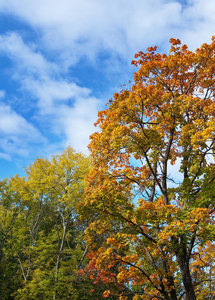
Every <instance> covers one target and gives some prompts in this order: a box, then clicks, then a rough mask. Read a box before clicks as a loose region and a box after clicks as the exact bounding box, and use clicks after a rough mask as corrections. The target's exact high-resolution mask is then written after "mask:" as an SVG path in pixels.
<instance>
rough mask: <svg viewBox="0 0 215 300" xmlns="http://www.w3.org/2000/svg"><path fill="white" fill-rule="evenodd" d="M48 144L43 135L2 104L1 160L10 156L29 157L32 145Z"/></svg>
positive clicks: (0, 114) (0, 105)
mask: <svg viewBox="0 0 215 300" xmlns="http://www.w3.org/2000/svg"><path fill="white" fill-rule="evenodd" d="M44 142H46V140H45V138H44V137H43V136H42V135H41V133H40V132H39V131H38V130H37V129H36V128H35V127H34V126H33V125H32V124H30V123H29V122H28V121H26V120H25V119H24V118H23V117H22V116H20V115H18V114H17V113H16V112H15V111H13V110H12V109H11V108H10V106H8V105H5V104H0V149H1V151H3V153H1V155H0V156H1V158H5V159H7V160H8V159H9V158H10V155H14V154H16V155H17V154H18V155H22V156H25V155H28V154H29V152H30V148H31V146H32V144H41V143H44Z"/></svg>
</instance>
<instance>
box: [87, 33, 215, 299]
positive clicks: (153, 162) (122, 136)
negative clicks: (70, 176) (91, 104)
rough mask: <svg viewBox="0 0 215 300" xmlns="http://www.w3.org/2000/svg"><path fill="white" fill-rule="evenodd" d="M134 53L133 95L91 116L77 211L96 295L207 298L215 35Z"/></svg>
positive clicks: (213, 232) (213, 259)
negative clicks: (85, 220) (98, 288)
mask: <svg viewBox="0 0 215 300" xmlns="http://www.w3.org/2000/svg"><path fill="white" fill-rule="evenodd" d="M170 43H171V49H170V53H169V55H166V54H160V53H158V52H157V47H151V48H149V49H148V51H147V52H146V53H143V52H139V53H138V54H136V55H135V60H134V61H133V62H132V64H133V65H135V66H137V67H138V70H137V72H136V73H134V83H133V85H132V87H131V88H129V89H124V90H122V91H121V92H120V93H115V94H114V96H113V99H111V100H110V101H109V106H108V108H107V109H106V110H105V111H101V112H99V118H98V121H97V122H96V125H97V126H99V131H98V132H96V133H94V134H93V135H92V136H91V143H90V145H89V149H90V151H91V156H92V159H93V168H92V169H91V171H90V174H89V175H88V177H87V189H86V194H87V196H86V197H85V200H84V202H83V204H82V208H81V209H82V211H83V213H85V216H86V214H88V215H91V216H92V215H93V219H94V220H93V222H91V224H90V226H89V227H88V229H87V240H88V244H89V245H90V247H91V250H92V251H91V254H90V255H89V258H90V264H89V266H88V268H86V271H88V272H89V273H90V274H91V276H92V277H93V278H94V280H95V282H96V283H99V282H105V283H106V285H107V288H106V291H105V292H104V295H103V296H104V297H109V296H110V297H111V296H114V295H118V297H119V299H135V300H137V299H148V300H149V299H165V300H170V299H171V300H181V299H186V300H194V299H213V298H214V297H215V285H214V283H215V268H214V267H215V251H214V239H215V226H214V211H215V207H214V203H215V196H214V195H215V184H214V182H215V164H214V151H215V144H214V142H215V101H214V96H215V95H214V93H215V38H214V37H213V38H212V43H211V44H203V45H202V46H201V47H200V48H199V49H197V50H196V51H195V52H192V51H189V50H188V48H187V46H186V45H181V42H180V40H177V39H171V40H170Z"/></svg>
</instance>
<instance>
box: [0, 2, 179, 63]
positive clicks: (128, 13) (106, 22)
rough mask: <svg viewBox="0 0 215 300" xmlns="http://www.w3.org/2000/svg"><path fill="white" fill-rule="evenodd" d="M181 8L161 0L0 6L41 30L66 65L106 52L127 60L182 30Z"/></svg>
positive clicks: (32, 3) (44, 38)
mask: <svg viewBox="0 0 215 300" xmlns="http://www.w3.org/2000/svg"><path fill="white" fill-rule="evenodd" d="M181 9H182V6H181V4H180V3H178V2H177V1H160V0H151V1H148V0H145V1H143V0H136V1H135V3H134V2H133V1H125V0H118V1H115V0H104V1H100V0H79V1H69V0H62V1H57V0H52V1H50V0H37V1H36V0H34V1H25V0H20V1H18V2H17V1H16V0H2V1H1V5H0V10H1V11H6V12H10V13H12V14H15V15H17V16H19V17H21V18H22V19H24V20H25V21H26V22H27V23H28V24H30V25H31V26H33V27H34V28H35V27H36V28H38V29H40V30H41V31H42V39H43V42H44V44H45V45H46V47H49V48H52V49H55V50H56V49H59V50H60V51H61V57H62V58H63V57H64V58H65V59H67V60H69V61H70V63H72V62H74V61H76V60H77V59H78V58H80V57H82V56H85V57H88V58H90V59H95V55H96V54H98V52H101V53H102V52H103V51H107V50H108V51H111V53H112V54H113V53H115V54H119V55H120V56H122V57H123V58H125V59H128V57H129V59H130V57H131V55H132V56H133V55H134V51H135V52H136V51H138V50H142V48H143V47H144V46H145V45H148V44H149V43H155V42H156V43H157V42H160V41H161V40H162V38H164V37H167V38H170V37H172V36H170V37H169V35H172V33H174V28H175V27H180V26H181V21H182V20H181Z"/></svg>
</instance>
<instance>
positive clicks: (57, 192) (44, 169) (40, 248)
mask: <svg viewBox="0 0 215 300" xmlns="http://www.w3.org/2000/svg"><path fill="white" fill-rule="evenodd" d="M89 168H90V160H89V158H87V157H85V156H84V155H82V154H81V153H76V152H75V151H74V150H73V149H72V148H70V147H68V148H67V149H66V150H65V151H64V152H63V153H62V154H61V155H56V156H53V158H52V159H51V160H48V159H46V158H44V159H42V158H38V159H36V160H35V161H34V162H33V164H32V165H30V166H29V167H28V168H26V169H25V171H26V176H25V177H20V176H18V175H17V176H14V177H12V178H11V179H10V180H9V182H8V183H7V184H6V183H2V191H1V202H0V208H1V216H2V218H1V253H2V255H3V257H4V258H3V259H2V260H1V263H2V265H4V268H3V269H2V270H4V274H2V282H5V283H4V284H3V285H1V287H0V289H2V293H1V294H2V295H5V296H2V299H10V298H11V299H23V300H24V299H32V300H33V299H74V300H75V299H90V298H89V297H88V296H89V291H90V289H92V284H91V283H92V280H89V279H84V278H83V277H82V276H81V275H79V274H78V271H79V270H80V269H81V268H82V267H83V266H85V265H86V258H85V256H86V253H87V246H86V244H85V242H84V240H83V235H84V230H85V228H86V225H87V220H83V221H80V220H79V218H78V214H77V210H76V206H77V204H78V203H79V201H80V200H81V198H82V197H83V196H84V189H85V179H84V178H85V176H86V174H87V173H88V172H89ZM6 277H7V278H8V279H6ZM14 279H15V284H13V281H14ZM6 283H7V284H6ZM8 287H10V291H8V292H6V291H5V289H6V288H8Z"/></svg>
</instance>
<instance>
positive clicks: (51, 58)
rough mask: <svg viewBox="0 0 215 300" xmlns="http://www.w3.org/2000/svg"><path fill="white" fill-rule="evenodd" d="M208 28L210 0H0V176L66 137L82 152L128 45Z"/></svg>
mask: <svg viewBox="0 0 215 300" xmlns="http://www.w3.org/2000/svg"><path fill="white" fill-rule="evenodd" d="M212 35H215V1H214V0H187V1H180V0H178V1H176V0H175V1H174V0H150V1H149V0H136V1H132V0H61V1H59V0H19V1H18V0H0V66H1V67H0V78H1V80H0V164H1V168H0V178H1V179H2V178H5V177H9V176H10V175H15V174H16V173H19V174H22V169H23V166H28V165H29V164H30V163H31V162H33V160H34V159H35V158H36V157H37V156H39V157H50V156H51V155H54V154H56V153H59V152H60V151H61V150H63V149H64V148H65V147H66V146H68V145H71V146H72V147H73V148H74V149H76V150H77V151H82V152H84V153H86V154H87V153H88V152H87V151H88V150H87V145H88V143H89V135H90V134H91V133H93V132H94V131H95V128H94V126H93V124H94V122H95V121H96V119H97V113H98V111H99V110H103V109H104V108H105V104H106V103H107V102H108V100H109V99H110V98H111V97H112V95H113V93H114V92H116V91H119V90H120V88H121V86H122V85H123V84H124V83H127V82H128V80H130V79H131V80H132V74H133V72H134V70H135V69H134V68H133V67H132V66H131V65H130V62H131V60H132V59H133V57H134V54H135V53H137V52H138V51H140V50H141V51H146V49H147V47H149V46H154V45H157V46H158V47H159V51H160V52H166V53H168V51H169V39H170V38H171V37H174V38H180V39H181V41H182V43H185V44H187V45H188V46H189V48H190V49H191V50H195V49H196V48H197V47H199V46H200V45H201V44H202V43H204V42H207V43H210V40H211V37H212Z"/></svg>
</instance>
